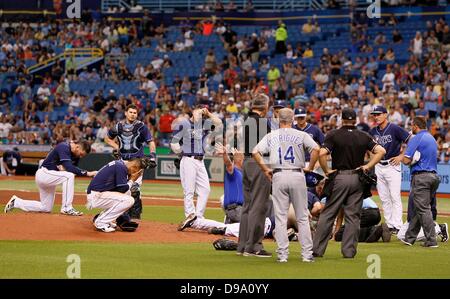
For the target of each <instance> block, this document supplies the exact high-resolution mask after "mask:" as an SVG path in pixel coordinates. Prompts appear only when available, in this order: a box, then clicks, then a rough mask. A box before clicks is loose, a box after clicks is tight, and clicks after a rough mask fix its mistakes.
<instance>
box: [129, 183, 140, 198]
mask: <svg viewBox="0 0 450 299" xmlns="http://www.w3.org/2000/svg"><path fill="white" fill-rule="evenodd" d="M140 192H141V189H140V187H139V184H138V183H136V182H134V183H133V185H131V188H130V193H131V196H132V197H133V198H136V197H139V196H140Z"/></svg>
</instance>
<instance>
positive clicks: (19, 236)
mask: <svg viewBox="0 0 450 299" xmlns="http://www.w3.org/2000/svg"><path fill="white" fill-rule="evenodd" d="M92 217H93V216H91V215H85V216H80V217H75V216H65V215H59V214H44V213H22V212H16V213H10V214H1V215H0V224H1V229H0V240H54V241H58V240H64V241H95V242H121V243H128V242H130V243H195V242H208V243H210V242H212V241H214V240H215V239H217V237H218V236H215V235H208V234H207V233H206V232H200V231H194V230H190V229H186V230H185V231H182V232H179V231H177V224H167V223H161V222H155V221H141V223H140V225H139V228H138V229H137V230H136V231H135V232H132V233H130V232H122V231H120V229H118V230H117V231H115V232H112V233H103V232H99V231H96V230H95V228H94V226H93V224H92Z"/></svg>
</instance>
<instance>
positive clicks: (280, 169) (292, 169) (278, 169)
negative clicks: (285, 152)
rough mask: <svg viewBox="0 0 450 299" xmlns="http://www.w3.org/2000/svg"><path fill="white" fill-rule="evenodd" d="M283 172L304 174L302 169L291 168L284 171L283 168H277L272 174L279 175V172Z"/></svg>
mask: <svg viewBox="0 0 450 299" xmlns="http://www.w3.org/2000/svg"><path fill="white" fill-rule="evenodd" d="M282 171H294V172H303V169H301V168H291V169H289V168H287V169H283V168H275V169H274V170H273V172H272V173H274V174H275V173H277V172H282Z"/></svg>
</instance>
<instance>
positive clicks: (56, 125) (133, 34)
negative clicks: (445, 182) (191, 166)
mask: <svg viewBox="0 0 450 299" xmlns="http://www.w3.org/2000/svg"><path fill="white" fill-rule="evenodd" d="M249 2H250V4H251V1H249ZM217 3H220V2H219V1H217V2H216V6H217ZM216 9H217V7H216ZM219 9H221V8H219ZM224 9H226V8H225V7H224ZM382 20H383V21H381V24H382V25H383V26H384V30H381V31H380V32H379V33H378V34H376V35H375V36H369V34H368V28H370V26H369V24H367V20H366V21H363V20H361V19H358V18H355V21H354V22H353V23H352V24H351V25H350V29H349V31H350V35H351V41H349V47H350V46H351V47H352V48H355V49H357V53H373V55H372V56H370V57H368V56H367V55H365V56H361V57H360V56H356V58H355V59H354V61H352V60H351V59H350V56H349V54H348V52H347V51H346V50H345V49H342V51H339V52H337V53H330V51H329V50H328V49H326V48H324V49H323V51H322V53H314V52H313V50H312V47H311V45H309V44H303V43H300V42H299V43H296V44H291V43H290V42H289V32H288V30H287V27H286V26H285V24H284V23H283V22H281V21H280V22H279V23H278V26H277V28H269V27H264V28H262V29H261V31H259V32H255V33H253V34H251V35H248V36H240V35H238V34H237V33H236V32H235V31H234V30H233V27H231V26H230V25H229V24H226V23H224V22H223V21H222V20H216V19H213V20H212V21H207V22H198V23H196V24H194V23H192V22H191V21H190V20H187V21H183V22H181V23H180V24H179V26H176V27H170V28H166V27H164V25H163V24H161V25H154V24H152V23H151V22H145V21H144V22H140V23H139V22H131V23H129V22H112V21H106V20H104V21H102V22H100V23H98V22H94V21H89V22H74V23H70V24H66V23H63V22H62V21H55V20H53V21H46V22H41V23H38V24H27V23H23V22H20V23H18V25H17V26H13V25H6V26H4V27H3V28H2V29H1V35H0V37H1V38H0V42H1V45H0V47H1V51H0V76H1V75H2V74H4V75H8V74H12V73H14V74H16V79H17V80H18V82H19V83H18V84H17V86H14V87H15V88H14V90H7V89H5V88H2V90H1V93H0V111H2V114H1V116H0V140H1V141H2V142H3V143H11V144H23V143H30V144H52V143H55V142H58V141H59V140H62V139H63V138H71V139H79V138H85V139H87V140H90V141H92V142H93V143H96V147H94V149H96V150H99V151H100V150H104V148H103V143H102V141H103V139H104V137H105V135H106V132H107V129H108V128H109V127H110V126H111V125H113V124H114V123H115V122H117V121H118V120H121V119H123V115H124V108H125V107H126V105H128V104H130V103H134V104H135V105H137V106H138V107H139V108H140V118H141V119H142V120H144V121H145V123H146V124H147V125H148V126H149V127H150V128H151V130H152V133H153V134H154V135H155V136H156V137H157V138H158V140H159V145H161V146H164V145H167V142H168V140H169V138H170V123H171V122H172V121H173V120H174V119H175V118H176V117H177V116H178V114H180V113H182V112H185V111H186V110H187V109H189V108H190V107H188V105H187V103H186V102H185V101H183V95H184V94H188V93H189V94H195V96H196V102H197V103H207V104H208V105H209V106H210V109H211V110H212V111H213V113H214V114H216V115H217V116H219V117H220V118H221V119H226V118H237V117H238V116H239V115H244V114H246V113H247V112H248V111H249V109H250V100H251V96H252V94H255V93H257V92H264V93H266V94H268V95H270V97H271V99H272V100H275V99H277V100H285V101H286V102H287V104H288V105H289V106H290V107H292V108H298V107H300V106H305V107H306V108H307V110H308V119H309V121H310V122H311V123H314V124H317V125H318V126H319V127H320V128H321V130H322V131H323V132H324V133H326V132H328V131H329V130H331V129H334V128H336V127H338V126H340V122H341V116H340V111H341V109H342V108H344V107H353V108H354V109H355V110H356V111H357V113H358V123H359V127H360V128H362V129H367V128H368V127H370V126H372V125H373V119H372V118H371V117H370V113H369V112H370V111H371V108H372V106H373V105H375V104H381V105H384V106H385V107H387V108H388V110H389V119H390V121H392V122H395V123H398V124H399V125H401V126H403V127H405V128H406V129H408V130H409V129H410V124H411V123H410V121H411V119H412V117H413V116H414V115H424V116H426V117H427V118H428V120H429V127H430V131H431V132H432V134H433V135H434V136H435V138H436V140H437V141H438V143H439V149H440V159H441V161H443V162H446V163H448V161H449V157H450V132H449V116H448V115H449V109H450V74H449V71H448V68H449V67H450V32H449V25H448V24H447V23H446V22H445V19H443V18H441V19H439V20H436V21H434V22H432V21H429V22H427V23H426V28H424V30H421V31H418V32H417V34H416V36H415V37H414V38H413V39H412V40H404V39H403V37H402V36H401V34H400V32H399V31H398V29H397V28H396V24H397V23H398V20H396V19H395V17H393V16H392V17H389V18H387V19H382ZM211 24H212V26H211ZM169 30H180V31H181V35H180V36H183V39H180V40H177V41H176V42H175V43H174V44H171V43H169V42H168V41H167V40H166V39H165V37H166V34H167V32H168V31H169ZM291 30H292V29H291ZM297 30H299V31H300V32H302V33H303V34H317V33H319V32H320V31H321V29H320V25H319V24H318V20H317V19H315V18H312V19H309V20H307V21H306V23H305V24H302V25H298V27H297ZM206 31H208V32H206ZM387 32H392V40H391V39H389V38H387V36H386V33H387ZM202 34H203V35H204V34H216V35H218V36H220V39H221V40H222V42H223V47H224V49H225V50H226V52H227V56H226V57H225V58H224V59H222V57H216V56H215V52H214V50H213V49H210V50H208V51H206V55H205V59H204V67H203V69H202V71H201V73H200V74H199V75H198V77H197V78H193V77H187V76H186V77H183V78H181V77H180V76H176V77H175V80H174V82H173V84H172V85H170V86H168V85H166V84H165V81H164V72H163V70H164V69H166V68H172V67H176V66H174V65H173V62H172V61H171V59H170V55H169V54H170V53H171V52H176V51H192V47H193V46H194V42H195V36H197V35H202ZM12 39H14V40H15V42H14V43H12V42H11V40H12ZM270 41H275V43H274V44H275V47H270V46H269V45H270V44H271V43H270ZM369 41H373V42H370V43H369ZM399 43H407V44H408V45H409V52H410V56H409V59H408V61H407V62H406V63H403V64H400V63H398V62H397V61H396V57H395V54H396V53H395V52H394V50H392V48H391V49H388V50H387V51H386V52H384V50H383V48H381V47H380V48H376V47H377V46H378V45H394V44H399ZM151 45H157V46H156V52H158V55H156V56H155V57H153V59H152V60H151V61H142V62H140V63H138V64H137V65H136V68H135V69H128V68H127V66H126V64H125V62H124V60H123V59H122V58H123V57H125V58H126V55H127V54H130V53H132V52H133V50H134V49H135V48H137V47H149V46H151ZM371 45H373V46H371ZM77 47H98V48H101V49H102V50H103V51H104V52H105V53H107V54H109V57H110V58H111V59H110V60H109V62H107V63H105V64H103V65H101V67H99V69H96V68H92V69H90V70H89V69H83V70H81V71H80V72H76V71H74V68H73V67H72V66H71V62H70V61H69V62H67V64H66V68H65V69H64V68H63V66H62V64H61V63H58V62H56V63H55V65H54V66H53V68H52V70H51V72H48V73H47V74H46V75H45V76H43V77H42V78H39V79H38V80H37V79H36V78H32V77H30V76H29V75H27V73H26V67H25V62H26V61H27V60H32V61H34V62H44V61H46V60H48V59H50V58H52V57H54V56H55V55H57V49H58V48H60V49H70V48H77ZM264 53H270V54H269V55H266V54H264ZM279 56H284V57H285V58H286V59H287V62H286V63H284V64H283V65H282V66H281V67H278V66H277V65H275V64H272V63H271V60H272V58H273V57H279ZM114 57H116V58H117V59H114ZM313 57H316V58H317V57H320V66H319V67H317V68H315V69H312V70H311V69H308V68H307V67H306V66H305V61H306V60H307V59H309V58H313ZM72 62H73V61H72ZM381 63H388V65H387V67H386V69H385V70H384V69H382V70H381V69H380V68H379V65H380V64H381ZM355 73H358V76H355V75H354V74H355ZM379 74H381V75H382V76H381V78H382V79H381V84H377V81H376V78H377V76H378V75H379ZM11 80H12V79H11ZM77 80H81V81H91V82H95V81H99V80H111V81H115V82H120V81H124V80H129V81H137V82H139V90H140V91H141V92H144V93H145V94H147V95H148V96H150V95H151V96H152V97H153V98H154V103H155V105H154V106H152V105H151V103H150V101H148V100H147V99H144V100H143V99H142V98H140V97H138V96H136V95H134V94H116V92H115V91H114V90H100V91H98V92H97V93H96V94H94V95H92V96H89V95H88V94H83V93H77V92H74V91H72V90H71V88H70V83H71V82H72V81H77ZM308 81H310V82H312V88H307V82H308ZM208 82H215V83H217V85H215V86H217V89H211V88H210V87H209V86H211V85H210V84H208ZM36 83H39V88H38V89H37V90H36V92H35V93H34V92H33V87H34V85H35V84H36ZM418 85H420V86H422V87H423V88H419V87H417V86H418ZM413 86H416V88H413ZM61 108H64V109H65V110H64V111H65V113H64V119H63V120H60V121H51V120H50V119H49V113H51V112H52V111H55V110H58V109H61ZM41 112H45V113H44V114H43V113H41Z"/></svg>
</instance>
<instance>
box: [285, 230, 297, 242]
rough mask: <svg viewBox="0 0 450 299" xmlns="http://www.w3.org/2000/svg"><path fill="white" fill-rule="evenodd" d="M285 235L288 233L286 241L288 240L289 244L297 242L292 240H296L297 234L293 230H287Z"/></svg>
mask: <svg viewBox="0 0 450 299" xmlns="http://www.w3.org/2000/svg"><path fill="white" fill-rule="evenodd" d="M287 233H288V240H289V242H290V241H297V240H294V239H297V234H296V232H295V230H294V229H293V228H290V229H288V230H287Z"/></svg>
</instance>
